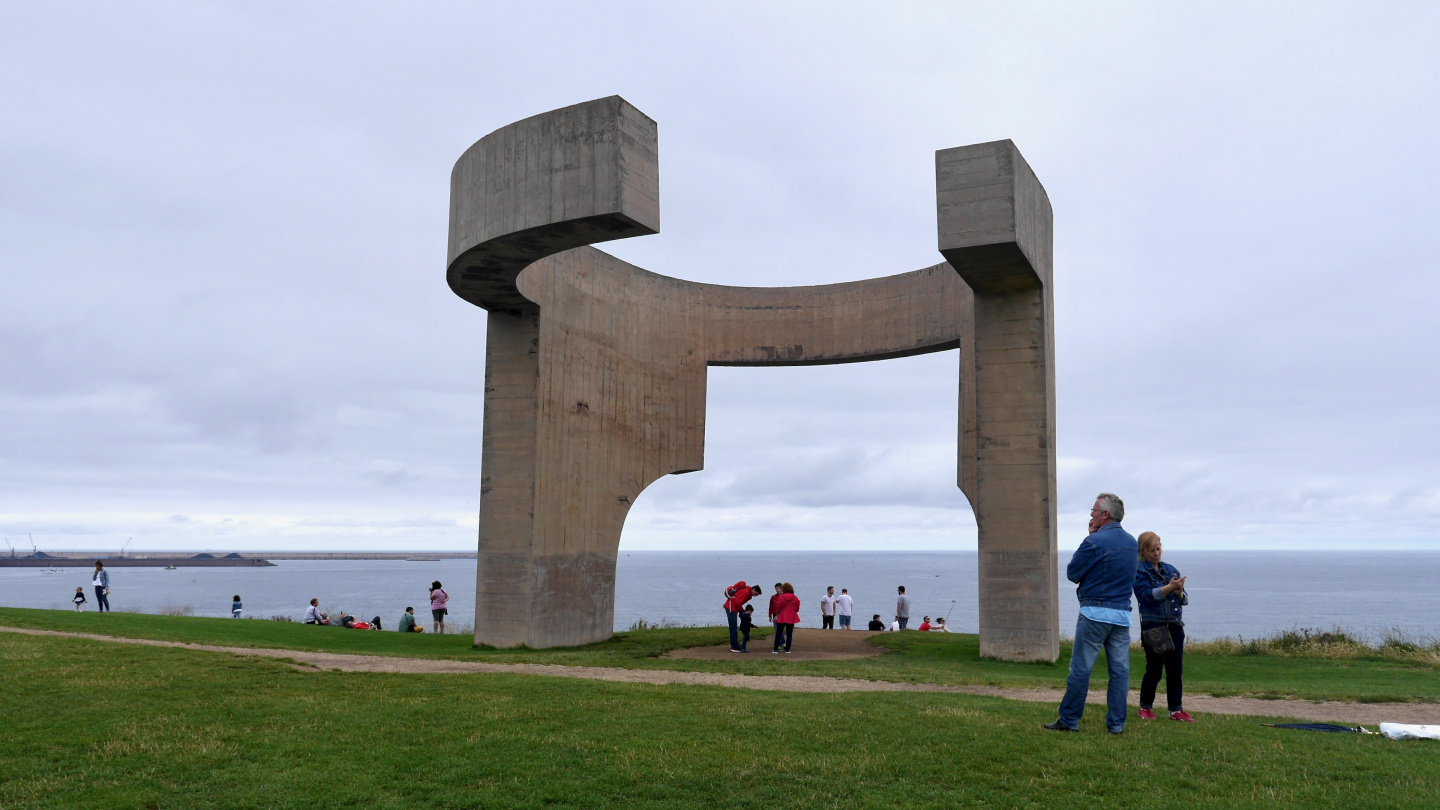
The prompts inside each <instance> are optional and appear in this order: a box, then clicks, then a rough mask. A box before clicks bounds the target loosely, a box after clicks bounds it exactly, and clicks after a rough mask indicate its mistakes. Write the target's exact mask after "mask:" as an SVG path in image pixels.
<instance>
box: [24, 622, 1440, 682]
mask: <svg viewBox="0 0 1440 810" xmlns="http://www.w3.org/2000/svg"><path fill="white" fill-rule="evenodd" d="M0 625H10V626H17V627H33V628H39V629H46V630H69V631H77V632H85V633H104V634H108V635H117V636H126V637H132V638H155V639H164V640H169V641H184V642H192V643H201V644H220V645H227V646H246V647H279V648H287V649H297V650H311V651H320V652H346V653H366V654H375V655H402V656H416V657H429V658H454V659H462V660H471V661H495V662H509V663H548V664H574V665H585V666H611V667H629V668H638V669H675V670H685V671H707V672H735V673H744V674H752V675H773V674H792V675H793V674H802V675H830V676H836V677H849V678H865V679H870V680H886V681H909V682H929V683H944V684H980V685H991V686H1026V687H1037V686H1038V687H1057V688H1063V686H1064V682H1065V675H1066V667H1067V665H1068V662H1069V658H1070V653H1069V649H1068V647H1067V648H1063V649H1062V650H1061V654H1060V663H1058V664H1055V665H1046V664H1011V663H1005V662H1001V661H993V660H985V659H981V658H980V656H979V641H978V639H977V638H976V637H975V636H974V635H965V634H953V635H952V634H936V633H886V634H877V636H876V638H875V641H876V643H878V644H881V645H883V646H884V647H886V648H887V649H889V650H891V652H890V653H888V654H886V655H882V656H879V657H876V658H867V659H859V660H852V661H794V660H789V659H785V660H775V658H774V657H772V656H768V655H756V656H748V657H743V658H742V657H738V656H737V659H736V660H724V661H698V660H687V659H663V658H659V657H658V656H660V655H662V654H663V653H665V652H668V651H670V650H673V649H677V648H681V647H690V646H700V645H714V644H724V643H726V640H727V634H726V630H725V629H724V628H720V627H714V628H682V629H671V630H640V631H634V632H627V633H617V634H616V635H615V638H613V639H611V640H610V641H606V642H602V643H600V644H592V645H589V646H586V647H568V648H560V649H550V650H524V649H521V650H493V649H476V648H474V647H473V646H472V643H471V638H470V637H469V636H453V635H452V636H435V635H431V634H429V633H425V634H411V635H401V634H400V633H392V632H368V631H363V630H344V629H338V628H329V627H313V626H308V625H303V624H294V623H288V622H272V621H265V620H241V621H237V620H234V619H208V618H193V617H177V616H152V615H146V614H139V613H109V614H103V615H102V614H99V613H93V612H91V613H75V612H71V611H56V610H29V609H23V608H0ZM767 632H768V631H761V634H760V637H762V638H763V637H765V634H766V633H767ZM834 632H844V631H838V630H837V631H834ZM1144 667H1145V662H1144V656H1143V655H1142V654H1140V653H1139V652H1134V653H1132V655H1131V665H1130V671H1131V678H1132V686H1134V687H1136V688H1138V687H1139V683H1140V676H1141V674H1142V673H1143V672H1144ZM1095 672H1096V673H1098V675H1097V679H1096V680H1094V681H1092V684H1103V680H1104V676H1103V673H1104V659H1103V656H1102V658H1101V661H1100V663H1099V664H1097V666H1096V669H1095ZM1185 685H1186V692H1187V693H1189V694H1213V695H1259V696H1266V697H1296V698H1302V699H1309V700H1358V701H1370V702H1374V701H1391V700H1395V701H1414V700H1423V701H1435V700H1440V668H1436V667H1434V666H1432V665H1427V664H1422V663H1403V662H1397V661H1392V660H1387V659H1384V658H1382V657H1379V656H1376V657H1375V658H1370V659H1367V658H1353V659H1339V660H1336V659H1312V658H1303V657H1281V656H1269V655H1200V654H1187V655H1186V657H1185Z"/></svg>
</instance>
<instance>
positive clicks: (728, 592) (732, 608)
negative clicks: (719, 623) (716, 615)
mask: <svg viewBox="0 0 1440 810" xmlns="http://www.w3.org/2000/svg"><path fill="white" fill-rule="evenodd" d="M763 590H764V589H763V588H761V587H760V586H759V585H747V584H745V580H743V579H742V580H740V581H739V582H737V583H735V584H734V585H731V586H730V587H728V588H726V589H725V602H724V604H723V605H721V607H723V608H725V621H726V623H728V624H729V625H730V652H736V653H738V652H743V651H742V650H741V649H740V627H739V624H740V611H742V610H744V609H745V603H746V602H749V601H750V600H751V599H752V598H754V597H756V596H759V595H760V594H761V592H762V591H763Z"/></svg>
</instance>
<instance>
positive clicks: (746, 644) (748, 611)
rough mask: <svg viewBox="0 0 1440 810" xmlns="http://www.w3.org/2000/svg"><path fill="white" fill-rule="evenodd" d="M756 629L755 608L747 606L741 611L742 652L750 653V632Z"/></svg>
mask: <svg viewBox="0 0 1440 810" xmlns="http://www.w3.org/2000/svg"><path fill="white" fill-rule="evenodd" d="M753 629H755V606H754V605H746V606H745V609H744V610H742V611H740V652H742V653H748V652H750V631H751V630H753Z"/></svg>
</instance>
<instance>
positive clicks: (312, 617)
mask: <svg viewBox="0 0 1440 810" xmlns="http://www.w3.org/2000/svg"><path fill="white" fill-rule="evenodd" d="M326 618H327V617H326V616H325V614H324V613H321V612H320V600H319V599H311V600H310V607H308V608H305V618H304V619H302V620H301V621H303V622H305V623H306V624H325V622H326Z"/></svg>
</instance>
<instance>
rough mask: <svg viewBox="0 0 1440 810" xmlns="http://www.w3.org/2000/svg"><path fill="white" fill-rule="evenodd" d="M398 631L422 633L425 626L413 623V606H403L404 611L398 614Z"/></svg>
mask: <svg viewBox="0 0 1440 810" xmlns="http://www.w3.org/2000/svg"><path fill="white" fill-rule="evenodd" d="M400 632H402V633H423V632H425V628H424V627H421V626H420V625H418V624H416V623H415V608H413V607H407V608H405V613H404V614H402V615H401V616H400Z"/></svg>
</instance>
